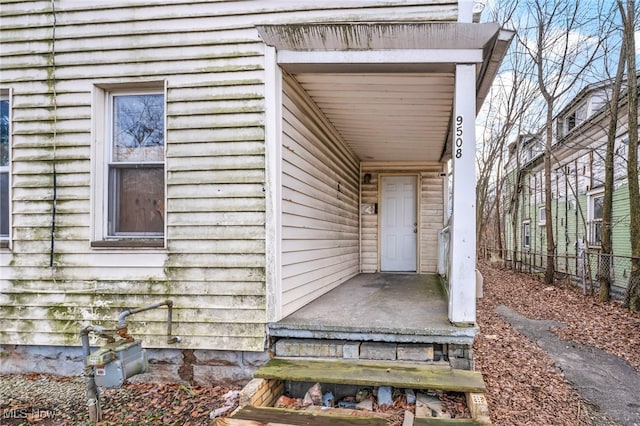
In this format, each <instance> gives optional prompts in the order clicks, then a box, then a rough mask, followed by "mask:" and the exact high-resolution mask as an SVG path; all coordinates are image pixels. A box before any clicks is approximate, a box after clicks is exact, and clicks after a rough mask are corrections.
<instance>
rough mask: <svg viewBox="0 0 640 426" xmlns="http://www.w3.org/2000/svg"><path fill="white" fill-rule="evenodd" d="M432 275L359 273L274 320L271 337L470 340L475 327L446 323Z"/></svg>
mask: <svg viewBox="0 0 640 426" xmlns="http://www.w3.org/2000/svg"><path fill="white" fill-rule="evenodd" d="M447 309H448V300H447V298H446V295H445V293H444V290H443V288H442V284H441V282H440V277H438V276H437V275H435V274H397V273H376V274H359V275H356V276H355V277H353V278H351V279H349V280H347V281H346V282H345V283H343V284H341V285H340V286H338V287H336V288H335V289H333V290H331V291H330V292H328V293H326V294H324V295H323V296H321V297H319V298H318V299H316V300H314V301H313V302H311V303H309V304H308V305H306V306H304V307H302V308H301V309H299V310H298V311H296V312H294V313H293V314H291V315H289V316H288V317H286V318H284V319H282V320H281V321H279V322H276V323H271V324H269V334H270V335H271V336H274V337H289V338H313V339H340V340H351V341H354V340H356V341H358V340H359V341H381V342H396V343H441V344H449V343H458V344H466V345H468V344H471V343H472V342H473V338H474V336H475V335H476V333H477V331H478V329H477V327H457V326H454V325H452V324H451V323H450V322H449V319H448V315H447Z"/></svg>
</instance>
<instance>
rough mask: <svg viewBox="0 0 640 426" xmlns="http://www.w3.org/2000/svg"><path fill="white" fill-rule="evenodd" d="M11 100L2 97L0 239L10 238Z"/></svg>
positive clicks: (0, 121)
mask: <svg viewBox="0 0 640 426" xmlns="http://www.w3.org/2000/svg"><path fill="white" fill-rule="evenodd" d="M9 134H10V133H9V99H8V98H7V97H5V96H2V97H0V237H8V236H9Z"/></svg>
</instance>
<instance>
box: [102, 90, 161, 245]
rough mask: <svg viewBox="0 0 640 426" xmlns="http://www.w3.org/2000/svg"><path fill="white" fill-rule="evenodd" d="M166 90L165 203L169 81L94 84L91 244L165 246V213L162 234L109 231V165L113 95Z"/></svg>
mask: <svg viewBox="0 0 640 426" xmlns="http://www.w3.org/2000/svg"><path fill="white" fill-rule="evenodd" d="M135 94H162V95H163V96H164V122H165V126H164V129H165V130H164V142H165V143H164V156H163V157H164V158H163V162H162V163H163V165H164V167H163V169H164V173H163V179H164V200H163V203H164V206H166V205H167V200H166V199H167V167H166V147H167V125H166V123H167V89H166V82H165V81H151V82H141V83H123V84H104V85H95V86H94V87H93V106H92V135H93V137H92V142H93V143H92V148H91V157H92V160H93V162H92V173H91V196H92V200H91V206H92V209H91V216H92V220H91V245H92V247H94V248H118V247H134V248H145V247H146V248H164V247H166V235H167V220H166V213H165V220H164V229H163V232H162V235H159V234H156V235H139V234H138V235H136V234H131V235H127V234H124V233H121V234H117V235H110V233H109V223H108V222H109V206H110V205H109V196H110V194H109V169H110V167H109V165H110V160H111V149H112V128H113V125H112V123H113V104H112V99H113V96H117V95H135Z"/></svg>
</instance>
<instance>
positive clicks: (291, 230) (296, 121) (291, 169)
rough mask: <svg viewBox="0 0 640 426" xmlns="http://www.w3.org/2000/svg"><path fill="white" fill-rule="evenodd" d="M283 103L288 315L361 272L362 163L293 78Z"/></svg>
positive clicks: (285, 298)
mask: <svg viewBox="0 0 640 426" xmlns="http://www.w3.org/2000/svg"><path fill="white" fill-rule="evenodd" d="M283 103H284V111H283V116H284V123H283V124H284V126H283V127H284V140H283V161H282V186H283V188H282V240H283V241H282V246H283V253H282V288H283V314H284V315H287V314H289V313H291V312H293V311H295V310H297V309H298V308H300V307H301V306H303V305H305V304H306V303H308V302H310V301H311V300H313V299H314V298H316V297H318V296H320V295H322V294H324V293H326V292H327V291H329V290H331V289H332V288H334V287H336V286H337V285H339V284H341V283H342V282H343V281H345V280H346V279H347V278H349V277H351V276H353V275H355V274H356V273H357V272H358V263H359V260H358V250H359V249H358V216H357V203H358V181H357V168H358V163H357V160H356V159H355V157H354V156H353V155H352V154H351V153H350V152H349V151H348V150H347V149H346V148H345V147H344V145H343V143H342V142H341V140H340V138H339V136H338V135H337V134H336V132H335V130H333V128H332V127H331V126H330V125H329V124H328V123H327V122H326V119H325V118H324V117H323V116H322V115H321V113H320V112H319V111H318V110H317V108H315V107H314V105H313V103H312V102H311V101H310V99H309V98H308V97H307V96H306V95H305V93H304V91H303V90H302V88H301V87H300V86H299V85H298V84H297V83H296V82H294V81H293V80H292V79H291V78H289V77H287V78H286V79H285V86H284V100H283ZM295 243H297V244H295Z"/></svg>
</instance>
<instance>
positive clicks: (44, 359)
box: [0, 345, 269, 386]
mask: <svg viewBox="0 0 640 426" xmlns="http://www.w3.org/2000/svg"><path fill="white" fill-rule="evenodd" d="M146 351H147V356H148V359H149V371H148V372H147V373H145V374H140V375H137V376H134V377H132V378H131V379H130V381H131V382H143V383H179V382H189V383H191V384H194V385H202V386H205V385H211V384H214V383H215V384H220V385H245V384H247V383H248V382H249V381H250V380H251V379H252V378H253V372H254V371H255V370H256V369H258V368H259V367H260V366H261V365H263V364H264V363H266V362H267V361H268V360H269V355H268V353H267V352H266V351H265V352H238V351H215V350H189V349H185V350H180V349H146ZM83 362H84V360H83V356H82V349H81V348H80V347H67V346H22V345H1V346H0V374H22V373H45V374H55V375H59V376H79V375H80V374H81V373H82V368H83Z"/></svg>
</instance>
